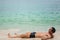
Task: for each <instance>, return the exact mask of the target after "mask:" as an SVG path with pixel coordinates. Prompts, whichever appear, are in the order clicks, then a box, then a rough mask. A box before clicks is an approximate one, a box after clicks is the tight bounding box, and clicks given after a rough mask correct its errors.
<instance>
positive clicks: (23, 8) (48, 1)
mask: <svg viewBox="0 0 60 40" xmlns="http://www.w3.org/2000/svg"><path fill="white" fill-rule="evenodd" d="M0 3H1V4H2V5H0V29H5V28H6V29H8V28H20V27H21V28H22V29H24V28H27V29H29V28H31V27H32V28H35V29H36V28H37V29H38V28H40V26H41V27H42V28H43V29H44V28H47V27H48V26H55V27H56V28H59V25H60V6H59V4H60V1H59V0H57V1H56V0H45V1H44V0H42V1H41V0H40V1H39V0H33V1H32V0H29V1H28V0H26V1H24V0H17V1H16V0H13V1H12V0H6V1H1V0H0ZM23 25H24V26H23ZM25 25H29V26H28V27H27V26H25ZM14 26H15V27H14ZM44 26H45V27H44ZM57 26H58V27H57ZM37 29H36V30H37Z"/></svg>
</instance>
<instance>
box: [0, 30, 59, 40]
mask: <svg viewBox="0 0 60 40" xmlns="http://www.w3.org/2000/svg"><path fill="white" fill-rule="evenodd" d="M18 31H19V30H18V29H9V30H0V40H41V39H40V38H29V39H25V38H8V36H7V33H8V32H11V33H13V32H18ZM54 35H55V36H54V38H53V39H49V40H60V32H56V33H55V34H54Z"/></svg>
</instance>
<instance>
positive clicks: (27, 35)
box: [8, 27, 56, 40]
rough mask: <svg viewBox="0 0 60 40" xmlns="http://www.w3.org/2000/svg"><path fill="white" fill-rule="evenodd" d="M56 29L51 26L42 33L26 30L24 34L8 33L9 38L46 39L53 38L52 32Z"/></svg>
mask: <svg viewBox="0 0 60 40" xmlns="http://www.w3.org/2000/svg"><path fill="white" fill-rule="evenodd" d="M55 31H56V29H55V28H54V27H51V28H50V29H49V30H48V32H46V33H42V32H27V33H25V34H20V35H18V34H16V33H15V35H14V36H12V35H10V33H8V37H9V38H41V40H47V39H51V38H53V37H54V36H53V33H55Z"/></svg>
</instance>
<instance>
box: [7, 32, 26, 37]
mask: <svg viewBox="0 0 60 40" xmlns="http://www.w3.org/2000/svg"><path fill="white" fill-rule="evenodd" d="M8 37H9V38H27V34H21V35H17V34H16V33H15V35H14V36H12V35H10V33H8Z"/></svg>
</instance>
